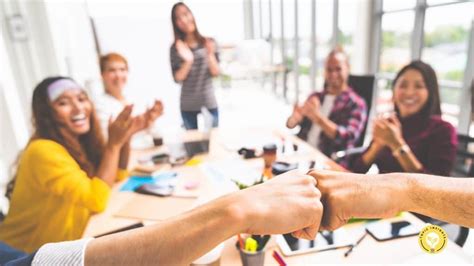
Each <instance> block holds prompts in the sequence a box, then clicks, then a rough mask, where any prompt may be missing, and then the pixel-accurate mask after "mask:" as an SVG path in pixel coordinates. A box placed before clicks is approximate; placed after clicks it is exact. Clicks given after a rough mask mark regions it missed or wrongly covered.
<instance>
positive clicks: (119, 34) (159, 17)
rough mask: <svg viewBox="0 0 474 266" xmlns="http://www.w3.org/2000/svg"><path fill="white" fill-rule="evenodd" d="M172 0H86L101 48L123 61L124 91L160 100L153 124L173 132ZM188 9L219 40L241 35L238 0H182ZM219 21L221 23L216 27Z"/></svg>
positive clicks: (176, 121)
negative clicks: (125, 71) (126, 70)
mask: <svg viewBox="0 0 474 266" xmlns="http://www.w3.org/2000/svg"><path fill="white" fill-rule="evenodd" d="M176 2H177V1H171V0H166V1H159V2H158V1H140V2H139V3H136V2H133V1H126V0H125V1H118V2H115V3H114V4H113V5H112V4H110V2H106V1H97V0H88V7H89V11H90V14H91V16H92V17H93V18H94V22H95V25H96V28H97V34H98V36H99V42H100V46H101V51H102V53H103V54H105V53H108V52H118V53H121V54H123V55H124V56H125V57H126V58H127V60H128V61H129V68H130V75H129V84H128V87H127V89H126V94H127V97H128V98H130V99H131V100H132V101H134V102H135V103H136V106H138V107H143V106H145V105H147V104H149V103H150V102H151V101H152V100H153V98H159V99H161V100H163V102H164V105H165V114H164V115H163V117H161V118H160V119H158V121H157V123H156V125H155V126H156V127H157V128H159V129H160V130H161V131H163V132H164V133H165V134H166V132H167V131H171V132H174V131H175V130H177V129H178V128H179V127H180V126H181V124H182V121H181V116H180V113H179V94H180V85H178V84H176V83H175V82H174V81H173V78H172V74H171V67H170V62H169V48H170V46H171V44H172V42H173V40H174V37H173V32H172V25H171V8H172V6H173V4H174V3H176ZM185 2H186V4H187V5H189V7H190V9H191V10H192V11H193V13H194V15H195V17H196V22H197V25H198V28H199V30H200V31H201V33H202V34H203V35H205V36H212V37H214V38H216V40H217V41H218V42H219V44H227V43H231V42H235V41H237V40H242V39H243V38H244V37H243V36H244V34H243V4H242V0H232V1H225V2H223V1H215V0H214V1H212V0H189V1H185ZM222 25H225V27H222Z"/></svg>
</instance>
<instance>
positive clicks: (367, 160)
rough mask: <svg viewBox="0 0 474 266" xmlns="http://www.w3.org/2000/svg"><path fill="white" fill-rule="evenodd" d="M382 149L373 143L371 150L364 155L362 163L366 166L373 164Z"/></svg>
mask: <svg viewBox="0 0 474 266" xmlns="http://www.w3.org/2000/svg"><path fill="white" fill-rule="evenodd" d="M381 149H382V147H380V146H379V145H378V144H375V143H374V142H372V144H371V145H370V147H369V149H368V150H367V151H366V152H365V153H364V154H363V155H362V162H363V163H364V164H365V165H371V164H373V163H374V161H375V159H376V158H377V156H378V154H379V153H380V150H381Z"/></svg>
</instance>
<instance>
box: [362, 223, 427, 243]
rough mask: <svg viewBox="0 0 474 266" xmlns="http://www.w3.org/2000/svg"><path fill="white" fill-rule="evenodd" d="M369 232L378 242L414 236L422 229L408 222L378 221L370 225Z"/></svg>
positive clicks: (367, 228)
mask: <svg viewBox="0 0 474 266" xmlns="http://www.w3.org/2000/svg"><path fill="white" fill-rule="evenodd" d="M366 230H367V232H368V233H369V234H370V235H371V236H372V237H373V238H375V240H377V241H387V240H391V239H397V238H402V237H408V236H414V235H418V234H419V233H420V230H421V228H420V227H419V226H415V225H413V224H412V223H410V222H408V221H404V220H403V221H395V222H389V221H377V222H373V223H369V224H368V225H367V227H366Z"/></svg>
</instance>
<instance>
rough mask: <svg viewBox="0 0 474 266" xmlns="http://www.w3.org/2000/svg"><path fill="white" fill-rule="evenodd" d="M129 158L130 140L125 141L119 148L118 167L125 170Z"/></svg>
mask: <svg viewBox="0 0 474 266" xmlns="http://www.w3.org/2000/svg"><path fill="white" fill-rule="evenodd" d="M129 160H130V140H129V141H127V143H125V144H124V145H123V146H122V148H121V149H120V157H119V163H118V167H119V168H120V169H123V170H126V169H127V167H128V162H129Z"/></svg>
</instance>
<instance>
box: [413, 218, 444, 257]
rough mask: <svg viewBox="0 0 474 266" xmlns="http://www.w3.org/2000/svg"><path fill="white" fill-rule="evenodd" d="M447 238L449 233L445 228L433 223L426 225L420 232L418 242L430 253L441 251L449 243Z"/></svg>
mask: <svg viewBox="0 0 474 266" xmlns="http://www.w3.org/2000/svg"><path fill="white" fill-rule="evenodd" d="M447 239H448V235H447V234H446V232H445V231H444V230H443V228H441V227H439V226H437V225H432V224H428V225H427V226H425V227H424V228H423V229H422V230H421V232H420V234H418V243H420V246H421V248H422V249H423V250H424V251H426V252H428V253H430V254H436V253H439V252H441V250H443V249H444V248H445V247H446V244H447V243H448V241H447Z"/></svg>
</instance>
